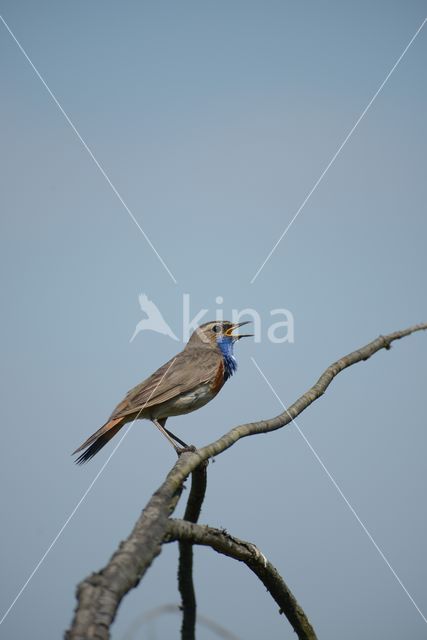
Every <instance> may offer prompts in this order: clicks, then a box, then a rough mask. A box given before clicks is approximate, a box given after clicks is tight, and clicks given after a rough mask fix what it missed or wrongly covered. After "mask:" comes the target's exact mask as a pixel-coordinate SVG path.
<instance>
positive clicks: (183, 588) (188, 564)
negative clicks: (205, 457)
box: [178, 461, 208, 640]
mask: <svg viewBox="0 0 427 640" xmlns="http://www.w3.org/2000/svg"><path fill="white" fill-rule="evenodd" d="M207 465H208V462H207V461H204V462H202V463H201V464H200V465H199V466H198V467H196V469H194V471H193V473H192V474H191V490H190V495H189V496H188V502H187V507H186V509H185V513H184V520H186V521H188V522H197V520H198V519H199V516H200V512H201V510H202V503H203V499H204V497H205V493H206V484H207ZM178 588H179V592H180V594H181V607H182V625H181V639H182V640H194V639H195V637H196V607H197V605H196V593H195V590H194V582H193V545H192V543H191V542H188V541H184V540H182V541H180V542H179V562H178Z"/></svg>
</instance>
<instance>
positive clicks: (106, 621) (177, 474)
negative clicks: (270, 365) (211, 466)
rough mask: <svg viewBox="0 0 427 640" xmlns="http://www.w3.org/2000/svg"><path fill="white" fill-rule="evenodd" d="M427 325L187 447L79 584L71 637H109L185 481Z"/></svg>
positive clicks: (379, 342) (383, 341)
mask: <svg viewBox="0 0 427 640" xmlns="http://www.w3.org/2000/svg"><path fill="white" fill-rule="evenodd" d="M426 329H427V323H424V324H417V325H414V326H412V327H409V328H407V329H403V330H401V331H395V332H394V333H390V334H388V335H385V336H379V338H377V339H376V340H373V341H372V342H370V343H369V344H367V345H365V346H363V347H361V348H360V349H357V350H356V351H352V352H351V353H349V354H348V355H346V356H344V357H343V358H340V359H339V360H337V361H336V362H334V363H332V364H331V365H330V366H329V367H328V368H327V369H326V370H325V371H324V373H322V375H321V376H320V378H319V379H318V381H317V382H316V383H315V384H314V385H313V386H312V387H311V388H310V389H309V390H308V391H306V392H305V393H304V394H303V395H302V396H301V397H300V398H298V400H296V402H294V403H293V404H292V405H291V406H290V407H289V408H288V409H287V410H286V411H284V412H282V413H281V414H279V415H278V416H275V417H273V418H270V419H267V420H260V421H259V422H252V423H248V424H243V425H240V426H238V427H234V429H231V431H229V432H228V433H226V434H225V435H223V436H222V437H221V438H219V439H218V440H216V441H215V442H212V443H211V444H208V445H207V446H205V447H202V448H201V449H198V450H196V451H195V452H185V453H183V454H182V455H181V456H180V458H179V459H178V461H177V462H176V463H175V465H174V466H173V467H172V469H171V471H170V472H169V473H168V475H167V477H166V480H165V482H164V483H163V484H162V485H161V486H160V487H159V489H158V490H157V491H156V493H155V494H154V495H153V496H152V498H151V499H150V500H149V502H148V504H147V506H146V507H145V509H144V511H143V512H142V514H141V516H140V517H139V519H138V521H137V523H136V525H135V527H134V529H133V531H132V532H131V534H130V535H129V537H128V538H127V540H125V541H124V542H122V543H121V544H120V546H119V548H118V549H117V551H116V552H115V553H114V554H113V556H112V558H111V560H110V561H109V562H108V564H107V565H106V566H105V568H104V569H102V570H101V571H99V572H97V573H94V574H92V575H91V576H89V577H88V578H86V579H85V580H83V581H82V582H81V583H80V585H79V586H78V589H77V606H76V610H75V616H74V619H73V622H72V625H71V628H70V630H69V631H68V632H67V638H68V639H69V640H75V639H79V640H81V639H82V638H97V640H107V639H108V638H109V629H110V626H111V623H112V622H113V620H114V617H115V615H116V613H117V609H118V607H119V605H120V602H121V601H122V599H123V598H124V596H125V595H126V594H127V593H128V592H129V591H130V589H132V588H134V587H136V586H137V585H138V584H139V581H140V580H141V578H142V577H143V575H144V574H145V572H146V571H147V569H148V567H149V566H150V565H151V563H152V561H153V560H154V558H155V557H156V556H157V555H158V554H159V553H160V551H161V546H162V543H163V540H164V536H165V534H166V530H167V526H168V518H169V516H170V515H171V514H172V512H173V511H174V509H175V506H176V504H177V502H178V499H179V496H180V493H181V490H182V484H183V482H184V480H185V479H186V478H187V477H188V475H189V474H190V473H192V471H194V469H196V468H197V467H198V466H199V465H200V463H201V462H203V461H205V460H208V459H209V458H212V457H214V456H218V455H219V454H220V453H222V452H223V451H225V450H226V449H228V448H229V447H231V446H232V445H233V444H235V443H236V442H237V441H238V440H240V438H245V437H247V436H251V435H255V434H257V433H267V432H269V431H275V430H276V429H280V428H281V427H284V426H285V425H287V424H289V423H290V422H291V421H292V419H294V418H296V417H297V416H298V415H299V414H300V413H301V412H302V411H304V409H306V408H307V407H308V406H310V405H311V404H312V403H313V402H314V401H315V400H317V399H318V398H319V397H320V396H322V395H323V394H324V393H325V391H326V389H327V388H328V387H329V385H330V384H331V382H332V380H333V379H334V378H335V377H336V376H337V375H338V374H339V373H340V372H341V371H343V370H344V369H346V368H347V367H350V366H352V365H353V364H356V363H357V362H361V361H362V360H368V358H370V357H371V356H373V355H374V354H375V353H377V352H378V351H380V350H381V349H389V348H390V345H391V343H392V342H394V341H395V340H399V339H400V338H404V337H406V336H409V335H410V334H411V333H415V332H417V331H424V330H426Z"/></svg>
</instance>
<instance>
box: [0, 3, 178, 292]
mask: <svg viewBox="0 0 427 640" xmlns="http://www.w3.org/2000/svg"><path fill="white" fill-rule="evenodd" d="M0 20H1V21H2V23H3V24H4V26H5V27H6V29H7V31H8V32H9V34H10V36H11V37H12V39H13V40H14V42H15V43H16V44H17V46H18V47H19V50H20V51H21V53H22V54H23V55H24V57H25V59H26V60H27V62H28V63H29V64H30V66H31V68H32V69H33V71H34V73H35V74H36V76H37V77H38V79H39V80H40V82H41V83H42V84H43V86H44V88H45V89H46V91H47V92H48V94H49V95H50V97H51V98H52V100H53V101H54V103H55V104H56V106H57V107H58V109H59V110H60V112H61V113H62V115H63V116H64V118H65V120H66V121H67V122H68V124H69V125H70V127H71V129H72V130H73V131H74V133H75V134H76V136H77V138H78V139H79V141H80V142H81V144H82V145H83V147H84V148H85V150H86V151H87V153H88V154H89V156H90V157H91V158H92V160H93V162H94V163H95V165H96V167H97V168H98V169H99V171H100V172H101V174H102V175H103V177H104V178H105V180H106V181H107V183H108V184H109V186H110V187H111V189H112V191H113V193H114V195H115V196H116V197H117V198H118V200H119V202H120V203H121V205H122V206H123V207H124V209H125V210H126V212H127V213H128V215H129V217H130V219H131V220H132V222H134V224H135V225H136V226H137V227H138V229H139V231H140V232H141V233H142V235H143V236H144V238H145V240H146V242H147V243H148V245H149V246H150V247H151V249H152V250H153V251H154V253H155V254H156V256H157V258H158V259H159V260H160V262H161V264H162V265H163V267H164V268H165V269H166V271H167V272H168V274H169V276H170V277H171V278H172V280H173V282H174V283H175V284H177V280H176V278H175V276H174V275H173V274H172V272H171V270H170V269H169V267H168V266H167V264H166V262H165V261H164V260H163V258H162V256H161V255H160V254H159V252H158V251H157V249H156V248H155V246H154V245H153V243H152V242H151V240H150V238H149V237H148V236H147V234H146V233H145V231H144V229H143V228H142V227H141V225H140V224H139V222H138V220H137V219H136V218H135V216H134V215H133V213H132V211H131V210H130V209H129V207H128V205H127V204H126V202H125V201H124V200H123V198H122V196H121V195H120V193H119V192H118V191H117V189H116V187H115V186H114V184H113V183H112V182H111V180H110V178H109V177H108V175H107V173H106V171H105V169H104V168H103V166H102V165H101V164H100V163H99V162H98V160H97V159H96V157H95V155H94V153H93V151H92V150H91V148H90V147H89V145H88V144H87V143H86V142H85V141H84V139H83V138H82V136H81V135H80V133H79V131H78V130H77V128H76V126H75V125H74V123H73V122H72V120H71V118H70V117H69V115H68V114H67V113H66V111H65V110H64V108H63V107H62V106H61V104H60V102H59V100H58V99H57V97H56V96H55V94H54V93H53V91H52V90H51V89H50V87H49V86H48V84H47V82H46V80H45V79H44V78H43V76H42V75H41V73H40V72H39V70H38V69H37V67H36V66H35V64H34V63H33V61H32V60H31V59H30V57H29V55H28V54H27V52H26V51H25V49H24V47H23V46H22V45H21V43H20V42H19V40H18V39H17V37H16V36H15V34H14V33H13V31H12V30H11V28H10V27H9V25H8V24H7V22H6V20H5V19H4V18H3V16H2V15H0Z"/></svg>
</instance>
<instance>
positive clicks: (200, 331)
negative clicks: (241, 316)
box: [188, 320, 253, 349]
mask: <svg viewBox="0 0 427 640" xmlns="http://www.w3.org/2000/svg"><path fill="white" fill-rule="evenodd" d="M248 322H249V321H247V322H230V321H229V320H213V321H212V322H205V324H202V325H201V326H200V327H198V328H197V329H196V330H195V331H194V332H193V333H192V335H191V337H190V340H189V341H188V344H189V345H191V346H196V345H199V346H200V345H201V344H203V345H204V346H208V347H212V348H214V349H215V348H217V347H219V346H221V345H230V346H231V345H233V344H234V343H235V342H237V340H240V338H250V337H251V336H252V335H253V334H252V333H240V334H239V333H237V334H236V333H233V332H234V331H235V330H236V329H238V328H239V327H243V325H245V324H248Z"/></svg>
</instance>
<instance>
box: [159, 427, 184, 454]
mask: <svg viewBox="0 0 427 640" xmlns="http://www.w3.org/2000/svg"><path fill="white" fill-rule="evenodd" d="M163 429H164V430H165V431H166V433H168V434H169V435H170V437H171V438H173V439H174V440H176V441H177V442H178V443H179V444H180V445H181V447H184V449H188V446H189V445H188V444H185V442H184V441H183V440H180V438H178V437H177V436H176V435H175V434H173V433H172V431H169V429H166V427H165V426H164V425H163Z"/></svg>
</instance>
